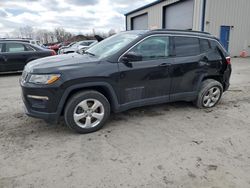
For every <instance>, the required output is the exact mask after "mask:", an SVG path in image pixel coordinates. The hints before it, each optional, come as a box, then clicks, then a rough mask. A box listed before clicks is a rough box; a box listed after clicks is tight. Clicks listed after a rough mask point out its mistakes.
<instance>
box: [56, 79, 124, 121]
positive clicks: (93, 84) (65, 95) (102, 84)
mask: <svg viewBox="0 0 250 188" xmlns="http://www.w3.org/2000/svg"><path fill="white" fill-rule="evenodd" d="M98 86H99V87H104V88H105V89H106V90H107V91H108V93H109V94H110V99H111V100H112V101H111V102H112V107H113V109H114V111H117V110H118V109H119V106H120V105H119V103H118V99H117V95H116V93H115V91H114V89H113V87H112V86H111V85H110V84H108V83H106V82H89V83H83V84H75V85H72V86H70V87H68V88H67V89H66V90H65V91H64V93H63V95H62V97H61V100H60V102H59V104H58V107H57V116H58V118H59V116H60V114H61V113H62V109H63V108H64V105H65V102H66V100H67V99H68V96H69V94H70V93H71V92H72V91H73V90H75V89H84V88H87V87H98Z"/></svg>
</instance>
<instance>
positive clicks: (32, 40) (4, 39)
mask: <svg viewBox="0 0 250 188" xmlns="http://www.w3.org/2000/svg"><path fill="white" fill-rule="evenodd" d="M0 41H17V42H27V43H30V44H34V45H38V46H42V43H41V42H40V41H39V40H34V39H32V38H0Z"/></svg>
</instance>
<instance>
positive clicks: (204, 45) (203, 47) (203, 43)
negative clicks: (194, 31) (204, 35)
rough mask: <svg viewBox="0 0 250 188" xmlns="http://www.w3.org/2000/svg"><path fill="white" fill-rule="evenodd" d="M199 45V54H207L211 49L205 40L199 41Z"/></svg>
mask: <svg viewBox="0 0 250 188" xmlns="http://www.w3.org/2000/svg"><path fill="white" fill-rule="evenodd" d="M200 45H201V52H207V51H208V50H210V49H211V47H210V43H209V41H208V40H206V39H200Z"/></svg>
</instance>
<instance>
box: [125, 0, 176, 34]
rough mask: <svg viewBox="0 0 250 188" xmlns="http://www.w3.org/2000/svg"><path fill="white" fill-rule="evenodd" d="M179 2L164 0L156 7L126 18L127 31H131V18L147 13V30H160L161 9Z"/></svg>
mask: <svg viewBox="0 0 250 188" xmlns="http://www.w3.org/2000/svg"><path fill="white" fill-rule="evenodd" d="M177 1H179V0H166V1H164V2H161V3H159V4H157V5H154V6H151V7H149V8H146V9H144V10H141V11H138V12H136V13H133V14H130V15H128V16H127V30H131V18H132V17H135V16H138V15H140V14H144V13H148V27H149V29H161V28H162V14H163V7H164V6H165V5H169V4H172V3H175V2H177Z"/></svg>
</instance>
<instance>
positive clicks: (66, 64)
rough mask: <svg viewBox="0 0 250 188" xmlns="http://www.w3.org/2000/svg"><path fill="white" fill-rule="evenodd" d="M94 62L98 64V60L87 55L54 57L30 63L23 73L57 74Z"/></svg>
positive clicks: (74, 54)
mask: <svg viewBox="0 0 250 188" xmlns="http://www.w3.org/2000/svg"><path fill="white" fill-rule="evenodd" d="M94 62H99V60H98V59H97V58H96V57H93V56H90V55H87V54H84V55H81V54H77V53H72V54H65V55H56V56H50V57H45V58H41V59H37V60H34V61H31V62H30V63H28V64H27V65H26V66H25V71H26V72H31V73H50V72H58V71H60V70H63V69H68V68H74V67H76V68H77V67H79V66H82V65H83V64H88V63H91V64H92V63H94Z"/></svg>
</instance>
